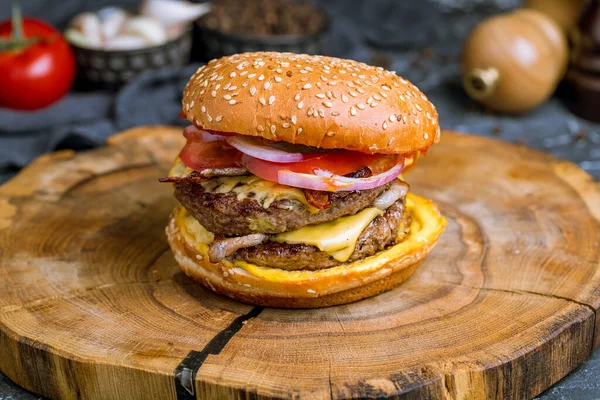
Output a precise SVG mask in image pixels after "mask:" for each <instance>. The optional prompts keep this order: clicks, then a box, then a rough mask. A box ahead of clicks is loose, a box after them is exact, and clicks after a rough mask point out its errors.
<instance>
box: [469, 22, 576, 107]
mask: <svg viewBox="0 0 600 400" xmlns="http://www.w3.org/2000/svg"><path fill="white" fill-rule="evenodd" d="M567 55H568V48H567V41H566V39H565V36H564V34H563V32H562V30H561V28H560V27H559V26H558V25H557V24H556V23H555V22H554V21H552V19H550V18H549V17H547V16H546V15H544V14H542V13H540V12H538V11H535V10H518V11H515V12H513V13H510V14H503V15H498V16H495V17H492V18H490V19H488V20H486V21H484V22H483V23H481V24H480V25H479V26H477V27H476V28H475V30H474V31H473V32H471V34H470V36H469V38H468V39H467V41H466V43H465V47H464V49H463V55H462V71H463V74H462V75H463V86H464V88H465V91H466V92H467V94H469V96H471V97H472V98H473V99H475V100H477V101H479V102H481V103H482V104H484V105H486V106H487V107H489V108H491V109H493V110H496V111H501V112H508V113H520V112H524V111H527V110H530V109H532V108H534V107H536V106H538V105H539V104H540V103H542V102H543V101H544V100H546V99H547V98H548V97H549V96H550V95H551V94H552V93H553V92H554V90H555V89H556V86H557V85H558V83H559V81H560V80H561V78H562V76H563V75H564V73H565V69H566V65H567Z"/></svg>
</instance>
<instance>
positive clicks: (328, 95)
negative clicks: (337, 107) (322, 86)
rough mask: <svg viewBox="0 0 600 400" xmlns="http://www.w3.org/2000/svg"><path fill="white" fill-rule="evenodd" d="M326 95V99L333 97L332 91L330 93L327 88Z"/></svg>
mask: <svg viewBox="0 0 600 400" xmlns="http://www.w3.org/2000/svg"><path fill="white" fill-rule="evenodd" d="M326 95H327V98H328V99H332V98H333V93H331V90H328V91H327V93H326Z"/></svg>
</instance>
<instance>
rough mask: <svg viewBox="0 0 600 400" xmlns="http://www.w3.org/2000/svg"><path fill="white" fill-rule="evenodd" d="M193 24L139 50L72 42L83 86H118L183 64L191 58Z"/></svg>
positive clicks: (114, 87)
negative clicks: (89, 45)
mask: <svg viewBox="0 0 600 400" xmlns="http://www.w3.org/2000/svg"><path fill="white" fill-rule="evenodd" d="M192 36H193V35H192V29H191V26H190V27H189V28H188V29H186V30H185V31H184V32H183V33H182V34H181V35H180V36H178V37H177V38H175V39H172V40H170V41H168V42H166V43H164V44H161V45H159V46H153V47H145V48H143V49H136V50H115V51H108V50H98V49H89V48H84V47H79V46H76V45H74V44H71V46H72V47H73V50H74V52H75V56H76V58H77V67H78V71H77V72H78V80H79V81H80V83H81V84H82V86H91V87H100V88H111V89H116V88H119V87H121V86H123V85H124V84H126V83H127V82H129V81H131V80H132V79H134V78H135V77H136V76H138V75H139V74H141V73H142V72H146V71H152V70H156V69H160V68H163V67H176V66H183V65H186V64H188V63H189V61H190V51H191V48H192Z"/></svg>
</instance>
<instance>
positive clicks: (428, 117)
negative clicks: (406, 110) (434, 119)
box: [425, 111, 431, 119]
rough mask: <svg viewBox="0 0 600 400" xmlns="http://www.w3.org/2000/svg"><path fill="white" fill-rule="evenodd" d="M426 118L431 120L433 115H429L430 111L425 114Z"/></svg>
mask: <svg viewBox="0 0 600 400" xmlns="http://www.w3.org/2000/svg"><path fill="white" fill-rule="evenodd" d="M425 116H426V117H427V119H431V114H430V113H429V111H427V112H426V113H425Z"/></svg>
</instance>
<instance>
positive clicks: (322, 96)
mask: <svg viewBox="0 0 600 400" xmlns="http://www.w3.org/2000/svg"><path fill="white" fill-rule="evenodd" d="M315 97H318V98H319V99H324V98H325V95H324V94H323V93H317V94H315Z"/></svg>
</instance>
